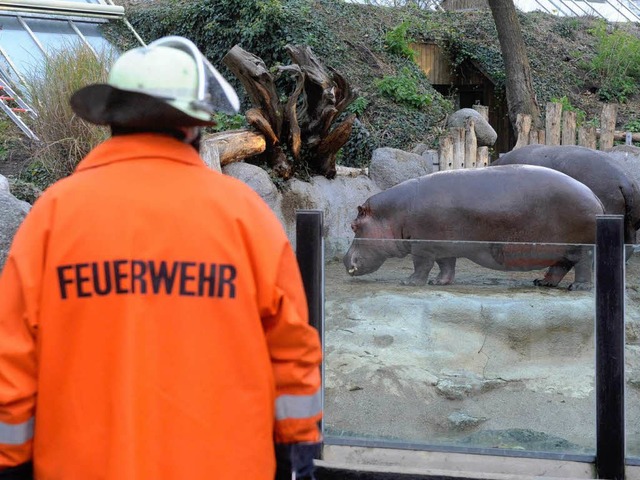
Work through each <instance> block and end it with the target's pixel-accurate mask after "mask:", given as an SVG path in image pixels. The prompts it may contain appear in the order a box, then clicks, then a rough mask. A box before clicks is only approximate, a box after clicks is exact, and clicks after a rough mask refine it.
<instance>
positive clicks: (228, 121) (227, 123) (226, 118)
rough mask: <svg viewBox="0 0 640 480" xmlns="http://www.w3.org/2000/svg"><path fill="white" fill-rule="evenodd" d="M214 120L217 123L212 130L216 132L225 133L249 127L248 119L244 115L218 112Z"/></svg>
mask: <svg viewBox="0 0 640 480" xmlns="http://www.w3.org/2000/svg"><path fill="white" fill-rule="evenodd" d="M213 119H214V120H215V122H216V125H215V126H214V127H211V130H212V131H214V132H224V131H226V130H238V129H240V128H245V127H246V126H247V119H246V118H245V116H244V115H240V114H236V115H229V114H227V113H223V112H217V113H216V114H215V115H214V117H213Z"/></svg>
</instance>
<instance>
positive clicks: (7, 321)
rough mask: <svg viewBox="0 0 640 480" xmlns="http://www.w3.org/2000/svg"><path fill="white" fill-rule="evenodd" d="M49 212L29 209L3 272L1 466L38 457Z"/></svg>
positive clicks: (0, 287)
mask: <svg viewBox="0 0 640 480" xmlns="http://www.w3.org/2000/svg"><path fill="white" fill-rule="evenodd" d="M43 215H46V212H45V211H43V210H42V209H40V208H35V206H34V208H33V209H32V211H31V212H30V214H29V215H27V217H26V218H25V220H24V221H23V223H22V225H21V226H20V228H19V229H18V231H17V232H16V235H15V237H14V241H13V244H12V246H11V250H10V251H9V256H8V258H7V261H6V263H5V265H4V268H3V270H2V272H1V274H0V471H2V470H4V469H5V468H7V467H12V466H16V465H19V464H22V463H25V462H27V461H29V460H30V459H31V458H32V450H33V448H32V444H33V440H32V439H33V432H34V414H35V402H36V385H37V360H36V330H37V327H36V316H37V307H36V303H35V299H36V298H38V292H39V285H40V281H41V273H40V270H41V268H42V265H43V260H44V244H43V238H44V235H43V230H42V228H41V225H42V222H43V221H45V222H46V220H45V218H44V217H43Z"/></svg>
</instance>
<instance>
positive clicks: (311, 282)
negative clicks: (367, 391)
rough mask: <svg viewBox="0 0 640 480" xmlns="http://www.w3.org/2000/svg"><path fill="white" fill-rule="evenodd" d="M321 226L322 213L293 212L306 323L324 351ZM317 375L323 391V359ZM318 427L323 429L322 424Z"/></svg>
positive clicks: (322, 243)
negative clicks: (317, 336)
mask: <svg viewBox="0 0 640 480" xmlns="http://www.w3.org/2000/svg"><path fill="white" fill-rule="evenodd" d="M323 223H324V222H323V216H322V210H296V257H297V259H298V265H299V266H300V274H301V275H302V281H303V283H304V290H305V293H306V295H307V303H308V306H309V323H310V324H311V325H312V326H314V327H315V328H316V329H317V330H318V334H319V335H320V340H321V341H322V349H323V351H324V238H323V236H322V230H323V228H324V225H323ZM320 374H321V375H322V391H323V392H324V360H323V362H322V368H321V370H320ZM323 405H324V398H323ZM320 428H321V429H322V428H323V424H322V422H320Z"/></svg>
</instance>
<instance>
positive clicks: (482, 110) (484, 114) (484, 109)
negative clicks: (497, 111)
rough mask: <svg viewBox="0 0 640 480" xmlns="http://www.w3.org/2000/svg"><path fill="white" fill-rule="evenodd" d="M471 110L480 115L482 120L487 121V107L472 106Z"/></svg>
mask: <svg viewBox="0 0 640 480" xmlns="http://www.w3.org/2000/svg"><path fill="white" fill-rule="evenodd" d="M472 108H473V109H474V110H475V111H476V112H478V113H479V114H480V115H482V118H484V119H485V120H486V121H487V122H488V121H489V107H487V106H485V105H474V106H473V107H472Z"/></svg>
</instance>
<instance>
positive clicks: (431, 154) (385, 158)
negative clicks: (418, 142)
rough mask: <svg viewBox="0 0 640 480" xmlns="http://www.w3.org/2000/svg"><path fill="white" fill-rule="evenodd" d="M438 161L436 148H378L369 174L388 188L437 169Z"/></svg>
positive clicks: (383, 187) (372, 158) (379, 183)
mask: <svg viewBox="0 0 640 480" xmlns="http://www.w3.org/2000/svg"><path fill="white" fill-rule="evenodd" d="M474 111H475V110H474ZM418 151H420V150H418ZM437 163H438V152H436V151H435V150H427V149H425V150H421V154H418V153H412V152H405V151H404V150H398V149H396V148H389V147H383V148H376V149H375V150H374V151H373V156H372V157H371V165H370V166H369V176H370V177H371V179H372V180H373V181H374V182H375V183H376V185H377V186H378V187H380V189H382V190H386V189H387V188H391V187H393V186H394V185H397V184H398V183H400V182H404V181H405V180H409V179H410V178H416V177H421V176H422V175H427V174H429V173H432V172H434V171H437V170H438V167H437V166H436V165H435V164H437Z"/></svg>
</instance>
